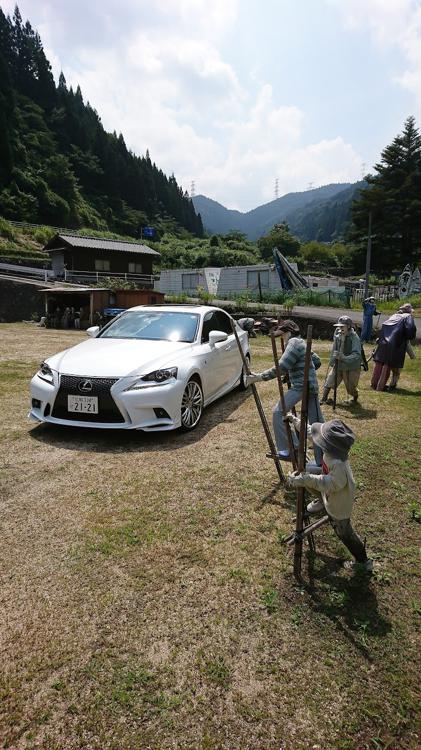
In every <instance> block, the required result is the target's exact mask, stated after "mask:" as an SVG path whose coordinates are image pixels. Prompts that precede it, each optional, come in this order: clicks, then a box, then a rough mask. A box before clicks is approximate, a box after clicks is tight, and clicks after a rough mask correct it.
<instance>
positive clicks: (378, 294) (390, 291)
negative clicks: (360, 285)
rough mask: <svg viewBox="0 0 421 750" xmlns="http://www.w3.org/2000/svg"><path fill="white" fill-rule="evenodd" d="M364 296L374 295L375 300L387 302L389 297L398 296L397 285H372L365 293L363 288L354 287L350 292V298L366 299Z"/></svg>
mask: <svg viewBox="0 0 421 750" xmlns="http://www.w3.org/2000/svg"><path fill="white" fill-rule="evenodd" d="M366 297H374V299H375V300H376V302H388V301H389V300H391V299H392V300H393V299H397V298H398V287H397V286H388V287H379V288H376V287H374V288H373V289H369V290H368V292H367V294H366V293H365V290H364V289H354V290H353V292H352V298H353V299H354V300H360V301H361V302H362V300H363V299H366Z"/></svg>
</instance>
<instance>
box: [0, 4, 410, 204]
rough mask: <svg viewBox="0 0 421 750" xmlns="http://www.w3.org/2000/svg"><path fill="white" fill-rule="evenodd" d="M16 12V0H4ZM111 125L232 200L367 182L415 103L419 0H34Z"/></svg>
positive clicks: (62, 63)
mask: <svg viewBox="0 0 421 750" xmlns="http://www.w3.org/2000/svg"><path fill="white" fill-rule="evenodd" d="M0 5H1V7H2V8H3V10H4V11H5V12H12V11H13V6H14V0H13V2H11V1H10V0H0ZM19 7H20V10H21V13H22V16H23V17H24V18H29V20H30V21H31V23H32V25H33V26H34V27H35V28H37V29H38V30H39V32H40V34H41V36H42V39H43V42H44V46H45V49H46V52H47V55H48V57H49V59H50V61H51V63H52V65H53V70H54V73H55V75H56V77H57V76H58V73H59V71H60V70H61V69H62V70H63V71H64V74H65V76H66V79H67V82H68V84H69V85H70V84H72V85H74V86H75V85H77V84H78V83H79V84H80V86H81V89H82V92H83V94H84V97H85V100H89V101H90V103H91V104H92V106H94V107H95V108H96V109H97V111H98V113H99V114H100V116H101V118H102V121H103V123H104V126H105V127H106V128H107V129H108V130H116V131H117V132H120V131H121V132H122V133H123V135H124V137H125V140H126V143H127V145H128V146H129V147H130V148H131V149H132V150H133V151H135V152H136V153H138V154H144V153H145V151H146V149H147V148H148V149H149V151H150V154H151V157H152V159H153V160H155V161H156V163H157V164H158V165H159V166H160V167H161V168H162V169H163V170H164V171H165V172H166V173H168V174H169V173H171V172H174V174H175V176H176V178H177V180H178V181H179V182H180V183H181V184H182V185H183V187H184V188H185V189H187V190H190V185H191V181H192V180H194V181H195V183H196V193H203V194H205V195H208V196H209V197H211V198H214V199H215V200H218V201H220V202H221V203H223V204H224V205H226V206H228V207H230V208H238V209H240V210H249V209H250V208H254V207H255V206H257V205H260V204H261V203H265V202H267V201H269V200H272V199H273V197H274V183H275V178H278V180H279V194H280V195H282V194H284V193H286V192H290V191H293V190H305V189H306V188H307V187H308V185H309V183H313V185H314V187H316V186H318V185H322V184H327V183H329V182H338V181H341V182H346V181H355V180H357V179H359V178H360V176H361V173H362V165H363V163H365V164H366V169H367V171H368V170H369V169H370V168H371V167H372V165H373V164H374V163H375V162H376V161H377V160H378V158H379V156H380V151H381V149H382V148H383V147H384V146H385V145H387V143H389V142H390V140H391V139H392V138H393V137H394V136H395V135H396V134H397V133H398V132H400V130H401V129H402V125H403V122H404V120H405V119H406V117H408V115H410V114H414V115H415V116H416V117H417V121H418V122H419V123H420V124H421V2H420V0H299V1H297V0H277V1H276V0H260V2H259V1H258V0H101V1H99V0H90V1H89V2H86V1H85V0H84V1H82V0H73V2H72V3H70V2H67V0H22V1H21V2H20V3H19Z"/></svg>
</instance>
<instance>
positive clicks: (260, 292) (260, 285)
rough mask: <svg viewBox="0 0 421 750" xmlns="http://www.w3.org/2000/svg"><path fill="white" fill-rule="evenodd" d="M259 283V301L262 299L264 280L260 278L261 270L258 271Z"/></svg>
mask: <svg viewBox="0 0 421 750" xmlns="http://www.w3.org/2000/svg"><path fill="white" fill-rule="evenodd" d="M257 285H258V287H259V302H261V301H262V280H261V278H260V271H258V272H257Z"/></svg>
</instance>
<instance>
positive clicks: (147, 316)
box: [99, 310, 199, 343]
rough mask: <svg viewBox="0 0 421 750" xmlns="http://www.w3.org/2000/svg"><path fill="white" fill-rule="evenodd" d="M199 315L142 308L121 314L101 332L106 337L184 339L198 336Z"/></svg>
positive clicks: (155, 339)
mask: <svg viewBox="0 0 421 750" xmlns="http://www.w3.org/2000/svg"><path fill="white" fill-rule="evenodd" d="M198 322H199V316H198V315H196V314H195V313H182V312H158V311H157V312H155V311H153V310H142V311H136V312H127V313H123V315H120V317H118V318H116V319H115V320H114V321H112V322H111V323H110V325H109V326H107V327H106V328H104V329H103V330H102V331H101V333H100V334H99V338H104V339H150V340H153V341H183V342H188V343H191V342H193V341H194V339H195V338H196V331H197V326H198Z"/></svg>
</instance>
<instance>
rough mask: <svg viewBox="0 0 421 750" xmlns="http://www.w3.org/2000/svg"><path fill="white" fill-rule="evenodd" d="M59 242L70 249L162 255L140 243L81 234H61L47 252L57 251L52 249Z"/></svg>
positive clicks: (54, 238)
mask: <svg viewBox="0 0 421 750" xmlns="http://www.w3.org/2000/svg"><path fill="white" fill-rule="evenodd" d="M57 240H61V241H62V242H64V243H65V244H66V245H68V246H70V247H86V248H90V249H92V250H116V251H119V252H123V253H137V254H139V253H142V254H143V255H160V253H158V252H157V251H156V250H152V248H150V247H148V246H147V245H142V244H140V242H130V241H122V240H106V239H102V238H100V237H88V236H83V235H80V234H65V233H64V232H60V234H57V235H56V236H55V237H53V238H52V240H50V242H48V243H47V245H46V247H45V250H47V251H48V252H50V251H51V252H52V251H53V250H55V249H57V248H55V247H51V245H55V244H56V242H57Z"/></svg>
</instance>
